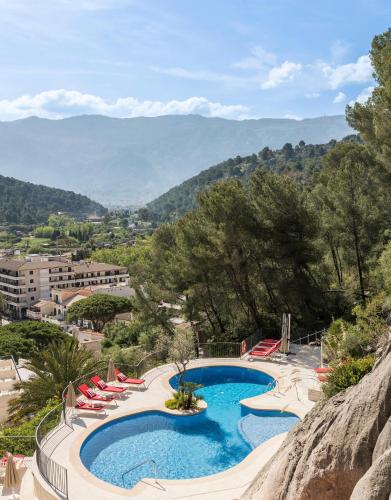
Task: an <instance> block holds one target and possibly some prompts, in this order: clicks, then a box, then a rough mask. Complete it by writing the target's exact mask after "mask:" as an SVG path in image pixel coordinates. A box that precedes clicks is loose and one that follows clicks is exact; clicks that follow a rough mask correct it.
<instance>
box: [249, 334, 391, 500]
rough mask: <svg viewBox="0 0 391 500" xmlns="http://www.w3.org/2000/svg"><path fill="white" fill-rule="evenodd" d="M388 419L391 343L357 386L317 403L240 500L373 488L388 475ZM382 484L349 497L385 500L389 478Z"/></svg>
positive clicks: (329, 498)
mask: <svg viewBox="0 0 391 500" xmlns="http://www.w3.org/2000/svg"><path fill="white" fill-rule="evenodd" d="M390 417H391V343H390V344H389V345H388V346H387V348H386V349H385V350H384V351H383V355H382V356H381V358H380V359H379V360H378V362H377V363H376V365H375V366H374V368H373V370H372V371H371V373H369V374H368V375H366V376H365V377H364V378H363V379H362V380H361V381H360V382H359V384H357V385H355V386H352V387H349V388H348V389H347V390H345V391H342V392H340V393H339V394H337V395H335V396H334V397H332V398H330V399H329V400H327V401H322V402H319V403H318V404H317V405H316V406H315V407H314V408H313V409H312V410H311V412H309V413H308V414H307V415H306V417H305V418H304V419H303V421H302V422H300V423H299V424H298V425H296V426H295V427H294V428H293V429H292V430H291V431H290V433H289V434H288V436H287V438H286V440H285V441H284V443H283V444H282V446H281V448H280V449H279V451H278V452H277V453H276V454H275V455H274V457H273V458H272V459H271V460H270V461H269V462H268V464H266V466H265V467H264V468H263V469H262V470H261V471H260V472H259V474H258V476H257V477H256V478H255V480H254V481H253V483H252V484H251V485H250V487H249V488H248V489H247V491H246V492H245V493H244V494H243V496H242V499H243V500H255V499H257V500H336V499H337V500H345V499H349V498H350V497H351V495H352V493H353V490H355V487H356V488H358V489H357V492H363V491H366V492H367V491H370V490H371V489H372V490H373V489H374V486H373V485H374V483H376V482H377V481H383V479H382V478H383V476H384V475H385V474H389V467H390V464H389V460H390V453H389V451H390V445H391V424H390ZM360 480H361V481H360ZM383 484H384V488H381V489H382V493H381V494H383V493H384V491H386V490H388V496H379V497H376V496H367V495H366V493H356V492H355V493H354V495H356V496H353V497H352V498H354V499H355V500H357V499H358V498H359V497H360V500H363V499H367V498H368V499H369V498H371V499H375V498H376V499H377V498H379V499H380V498H387V499H388V498H389V495H390V493H391V491H390V481H383ZM372 490H371V491H372ZM379 491H380V489H379ZM385 494H387V493H385Z"/></svg>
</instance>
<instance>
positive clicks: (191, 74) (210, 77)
mask: <svg viewBox="0 0 391 500" xmlns="http://www.w3.org/2000/svg"><path fill="white" fill-rule="evenodd" d="M150 69H151V70H152V71H155V72H156V73H160V74H163V75H169V76H176V77H178V78H186V79H188V80H201V81H213V82H222V81H234V80H241V78H240V77H235V76H234V75H227V74H225V73H214V72H212V71H193V70H188V69H185V68H179V67H175V68H160V67H158V66H152V67H151V68H150Z"/></svg>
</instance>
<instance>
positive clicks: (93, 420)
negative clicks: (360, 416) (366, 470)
mask: <svg viewBox="0 0 391 500" xmlns="http://www.w3.org/2000/svg"><path fill="white" fill-rule="evenodd" d="M296 351H297V352H296V354H295V355H292V356H288V357H287V358H285V357H282V358H281V359H280V360H276V361H266V360H262V361H258V360H257V361H253V362H250V361H248V360H238V359H202V360H196V361H193V362H191V364H190V365H189V368H194V367H196V366H211V365H227V364H230V365H235V366H243V367H249V368H254V369H258V370H261V371H264V372H266V373H268V374H270V375H272V376H273V377H274V378H276V379H277V381H278V385H277V387H276V389H275V390H274V391H272V392H269V393H266V394H263V395H261V396H256V397H254V398H249V399H246V400H243V401H242V403H243V404H245V405H247V406H249V407H251V408H254V409H275V410H284V411H291V412H293V413H296V414H297V415H298V416H300V417H303V416H304V415H305V414H306V413H307V412H308V411H309V410H310V409H311V408H312V406H313V404H314V403H312V402H311V401H309V400H308V397H307V393H308V388H309V387H317V386H318V383H317V381H316V378H315V377H314V372H313V370H312V368H313V367H315V366H318V365H319V355H318V352H317V351H316V348H313V347H308V346H305V347H301V348H300V349H296ZM173 373H174V367H173V366H172V365H164V366H161V367H159V368H157V369H154V370H151V371H150V372H149V373H148V374H147V375H146V379H147V385H148V388H147V390H145V391H142V390H140V391H139V390H132V391H131V393H129V394H128V396H127V397H126V398H124V399H122V400H119V401H118V407H115V406H114V405H113V406H112V407H111V409H109V411H108V414H107V415H106V416H98V415H90V414H88V416H85V415H82V414H80V416H78V417H77V418H76V419H75V420H74V423H73V424H74V425H73V427H74V430H73V432H67V433H63V435H62V434H61V433H59V435H60V438H57V439H56V442H55V443H54V444H53V443H52V445H51V448H50V449H51V457H52V458H53V460H55V461H56V462H57V463H59V464H61V465H63V466H64V467H66V468H67V471H68V483H69V498H70V500H86V499H88V498H93V499H94V500H111V499H112V500H120V499H127V498H134V499H139V500H141V499H142V500H149V499H151V500H152V499H160V498H161V499H180V498H182V499H185V498H189V499H190V498H192V499H193V498H194V499H208V500H220V499H221V500H223V499H224V500H230V499H236V498H239V496H240V495H241V494H242V492H243V491H244V490H245V489H246V487H247V486H248V485H249V484H250V482H251V481H252V480H253V478H254V477H255V475H256V474H257V472H258V471H259V470H260V468H261V467H262V466H263V464H265V463H266V462H267V461H268V460H269V459H270V458H271V456H272V455H273V454H274V453H275V452H276V451H277V449H278V448H279V446H280V445H281V443H282V441H283V440H284V438H285V435H278V436H275V437H274V438H272V439H271V440H269V441H267V442H265V443H263V444H262V445H261V446H259V447H258V448H256V449H255V450H253V451H252V452H251V453H250V454H249V455H248V456H247V457H246V459H245V460H243V461H242V462H241V463H239V464H238V465H236V466H235V467H232V468H231V469H229V470H227V471H225V472H221V473H219V474H215V475H213V476H209V477H204V478H198V479H186V480H175V481H173V480H163V479H161V480H159V482H158V483H155V482H154V481H153V480H152V479H145V480H143V481H140V482H139V483H138V484H137V485H136V486H135V487H134V488H133V489H131V490H129V491H127V490H125V489H123V488H119V487H115V486H112V485H110V484H108V483H106V482H104V481H101V480H100V479H98V478H96V477H95V476H94V475H92V474H91V473H90V472H89V471H88V470H87V469H86V468H85V467H84V466H83V464H82V463H81V461H80V458H79V452H80V447H81V445H82V443H83V441H84V440H85V438H86V436H87V435H88V434H89V433H90V432H92V430H94V429H95V428H98V427H99V426H100V425H101V424H102V423H103V422H107V421H109V420H111V419H116V418H118V417H119V416H122V415H129V414H132V413H137V412H140V411H145V410H151V409H155V410H163V411H168V410H167V409H166V408H165V406H164V401H165V400H166V399H167V398H168V397H169V396H170V394H171V391H172V390H171V389H170V386H169V384H168V379H169V378H170V376H172V374H173ZM57 441H58V442H57ZM33 472H35V474H36V476H37V475H39V473H38V471H37V469H36V468H35V469H34V467H33ZM27 481H28V478H26V482H27ZM30 494H31V491H30ZM25 498H26V499H27V498H28V497H27V496H26V497H25ZM32 498H33V497H32V496H30V498H29V500H31V499H32ZM22 500H23V496H22Z"/></svg>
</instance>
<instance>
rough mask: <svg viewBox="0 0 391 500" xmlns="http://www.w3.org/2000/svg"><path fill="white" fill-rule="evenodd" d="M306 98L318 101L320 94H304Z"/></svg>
mask: <svg viewBox="0 0 391 500" xmlns="http://www.w3.org/2000/svg"><path fill="white" fill-rule="evenodd" d="M304 97H305V98H306V99H317V98H318V97H320V93H319V92H308V93H307V94H304Z"/></svg>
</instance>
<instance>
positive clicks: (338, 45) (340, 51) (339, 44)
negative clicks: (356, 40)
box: [330, 40, 350, 61]
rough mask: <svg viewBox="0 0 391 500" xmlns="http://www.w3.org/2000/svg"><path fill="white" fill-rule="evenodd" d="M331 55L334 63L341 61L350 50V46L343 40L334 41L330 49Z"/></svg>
mask: <svg viewBox="0 0 391 500" xmlns="http://www.w3.org/2000/svg"><path fill="white" fill-rule="evenodd" d="M330 50H331V55H332V57H333V59H334V60H335V61H339V60H340V59H342V58H343V57H344V56H346V54H347V53H348V52H349V50H350V45H349V44H348V43H347V42H345V40H335V42H333V43H332V44H331V47H330Z"/></svg>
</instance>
